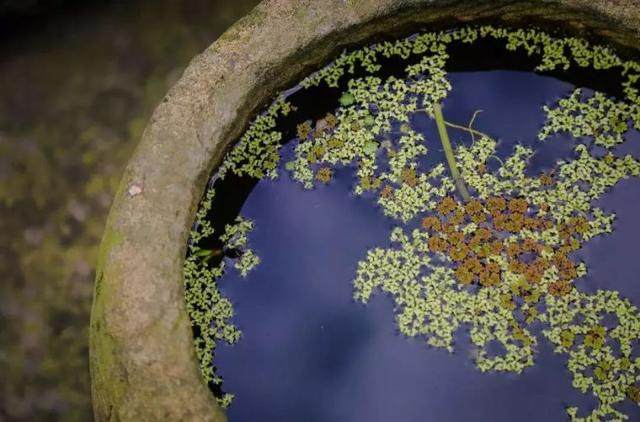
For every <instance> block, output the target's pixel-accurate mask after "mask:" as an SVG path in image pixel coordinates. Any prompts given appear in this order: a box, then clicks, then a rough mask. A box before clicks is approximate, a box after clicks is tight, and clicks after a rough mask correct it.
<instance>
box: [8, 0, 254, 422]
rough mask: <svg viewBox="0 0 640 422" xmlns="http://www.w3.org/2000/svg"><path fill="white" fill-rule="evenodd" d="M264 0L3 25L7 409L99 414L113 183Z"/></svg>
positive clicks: (142, 7) (38, 415)
mask: <svg viewBox="0 0 640 422" xmlns="http://www.w3.org/2000/svg"><path fill="white" fill-rule="evenodd" d="M256 3H257V1H254V0H248V1H239V2H232V3H231V2H224V1H214V2H189V4H188V5H187V4H186V3H185V2H179V1H173V0H163V1H161V2H150V1H139V2H130V3H128V4H127V5H123V4H121V3H117V2H111V3H110V4H109V6H106V7H103V6H100V7H95V5H92V4H87V5H85V6H82V7H81V8H80V9H79V10H77V11H76V10H75V9H73V8H71V9H69V10H68V11H67V12H68V14H67V15H65V14H62V15H57V16H54V17H48V16H46V17H43V18H42V20H43V22H44V24H42V23H41V22H40V23H38V22H39V19H41V17H39V16H32V17H29V18H28V19H27V20H26V25H16V28H14V30H15V33H13V32H12V33H7V32H3V37H4V38H3V39H2V40H1V41H0V49H1V50H2V51H3V54H2V57H3V61H2V63H0V73H1V74H2V78H0V244H2V252H1V253H0V271H1V272H2V274H3V281H2V283H0V326H1V327H2V328H1V329H0V367H2V382H1V383H0V419H1V420H68V421H73V420H77V421H87V420H91V419H92V410H91V403H90V385H89V365H88V322H89V311H90V307H91V299H92V290H93V281H94V268H95V264H96V260H97V255H98V244H99V242H100V239H101V237H102V231H103V227H104V221H105V217H106V213H107V210H108V208H109V206H110V203H111V197H112V195H113V193H114V191H115V189H116V187H117V184H118V182H119V180H120V178H121V172H122V170H123V168H124V165H125V164H126V161H127V160H128V158H129V156H130V154H131V152H132V150H133V147H134V146H135V143H136V142H137V140H138V139H139V138H140V135H141V133H142V130H143V128H144V125H145V122H146V121H147V119H148V118H149V116H150V114H151V112H152V110H153V108H154V107H155V105H156V104H157V103H158V102H159V101H160V100H161V99H162V96H163V95H164V94H165V92H166V91H167V90H168V88H169V87H170V86H171V85H172V84H173V82H174V81H175V80H176V79H177V77H178V76H179V75H180V72H181V71H182V69H183V67H184V66H186V65H187V64H188V61H189V60H190V59H191V58H192V57H193V56H194V55H195V54H197V53H199V52H200V51H201V50H203V49H204V48H206V47H207V46H208V45H209V44H210V43H211V42H212V41H213V40H214V39H215V37H216V36H217V35H219V34H220V33H221V32H222V31H223V30H224V29H226V27H227V26H229V25H230V24H231V23H233V21H234V20H236V19H238V18H239V17H240V16H242V15H244V14H246V13H247V12H248V11H249V10H250V9H251V8H252V7H253V6H254V5H255V4H256ZM30 22H32V23H30ZM3 29H4V28H3Z"/></svg>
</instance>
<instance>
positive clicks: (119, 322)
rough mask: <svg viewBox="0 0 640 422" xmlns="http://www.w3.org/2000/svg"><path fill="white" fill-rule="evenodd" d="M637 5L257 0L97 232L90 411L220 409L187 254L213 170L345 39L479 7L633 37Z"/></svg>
mask: <svg viewBox="0 0 640 422" xmlns="http://www.w3.org/2000/svg"><path fill="white" fill-rule="evenodd" d="M639 11H640V5H639V4H638V2H636V1H632V0H618V1H616V0H565V1H559V0H557V1H556V0H554V1H552V0H547V1H545V0H530V1H509V0H494V1H481V0H466V1H465V0H459V1H446V0H431V1H429V0H267V1H264V2H263V3H261V4H260V5H259V6H258V7H257V8H256V9H254V10H253V12H252V13H251V14H249V15H248V16H247V17H245V18H243V19H242V20H240V21H239V22H238V23H237V24H236V25H234V26H233V27H232V28H230V29H229V30H228V31H227V32H226V33H225V34H224V35H223V36H222V37H221V38H220V39H218V40H217V41H216V42H215V43H214V44H212V45H211V46H210V47H209V48H208V49H207V50H206V51H204V52H203V53H202V54H200V55H199V56H197V57H195V58H194V59H193V61H192V63H191V64H190V66H189V67H188V68H187V69H186V71H185V73H184V74H183V76H182V78H181V79H180V80H179V81H178V82H177V83H176V85H175V86H174V87H173V89H172V90H171V91H170V92H169V94H168V95H167V96H166V97H165V98H164V100H163V102H162V103H161V104H160V105H159V106H158V108H157V109H156V111H155V112H154V114H153V116H152V118H151V120H150V122H149V123H148V126H147V128H146V130H145V132H144V134H143V137H142V140H141V141H140V143H139V145H138V147H137V149H136V151H135V153H134V155H133V156H132V158H131V160H130V162H129V165H128V167H127V170H126V171H125V175H124V177H123V180H122V182H121V185H120V188H119V191H118V193H117V195H116V198H115V201H114V204H113V207H112V209H111V212H110V215H109V219H108V222H107V226H106V229H105V234H104V238H103V241H102V246H101V253H100V258H99V262H98V269H97V276H96V285H95V297H94V304H93V311H92V318H91V337H90V347H91V375H92V394H93V402H94V412H95V416H96V419H97V420H98V421H107V420H114V421H116V420H123V421H129V420H132V421H133V420H135V421H158V420H171V421H179V420H190V421H191V420H203V421H224V420H226V417H225V415H224V413H223V412H222V410H221V409H220V408H219V407H218V406H217V404H216V402H215V400H214V399H213V397H212V395H211V394H210V392H209V391H208V389H207V387H206V386H205V385H204V383H203V382H202V380H201V378H200V375H199V370H198V366H197V361H196V357H195V352H194V350H193V347H192V338H191V331H190V328H189V321H188V317H187V313H186V309H185V304H184V299H183V285H182V263H183V259H184V256H185V252H186V242H187V237H188V234H189V229H190V226H191V224H192V221H193V218H194V215H195V210H196V206H197V204H198V201H199V199H200V197H201V195H202V192H203V190H204V186H205V183H206V181H207V178H208V175H209V174H210V173H211V171H212V169H213V168H215V166H217V165H219V163H220V161H221V159H222V157H223V155H224V153H225V151H226V150H227V149H228V148H229V146H230V144H231V142H233V140H234V139H236V138H237V137H238V136H239V135H240V134H241V133H242V131H243V130H244V128H245V127H246V126H247V124H248V122H249V120H250V118H251V116H252V115H253V114H254V113H255V112H256V111H257V110H258V109H259V107H260V106H262V105H264V104H265V103H267V102H268V100H269V98H271V97H272V96H273V95H274V94H275V93H277V92H278V91H279V90H281V89H283V88H286V87H287V86H290V85H291V84H293V83H295V82H296V81H297V80H299V79H300V78H301V77H302V76H304V75H305V74H307V73H308V72H309V71H311V70H312V69H314V68H316V67H318V66H319V65H321V64H323V63H325V62H327V60H328V59H330V58H331V57H333V56H334V55H335V54H336V53H338V52H339V51H341V50H342V49H343V48H345V47H346V46H349V45H352V44H357V43H359V42H362V41H364V40H370V39H375V37H376V36H380V35H389V34H400V33H406V31H407V30H409V29H416V28H420V27H428V26H429V24H448V23H454V22H458V21H472V20H474V19H478V18H492V19H496V20H498V21H504V22H506V23H513V24H517V23H521V22H530V21H531V19H533V20H534V21H538V20H542V21H550V22H557V21H560V22H562V23H563V25H565V26H566V27H568V28H575V29H580V28H586V29H589V30H590V31H593V32H594V33H596V34H599V35H602V36H605V37H607V38H609V39H611V40H612V41H613V42H615V43H618V44H620V45H623V46H634V45H635V44H637V42H638V39H639V36H638V34H639V32H638V29H639V28H640V12H639ZM132 192H134V193H135V194H132Z"/></svg>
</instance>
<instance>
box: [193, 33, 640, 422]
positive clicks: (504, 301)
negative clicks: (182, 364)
mask: <svg viewBox="0 0 640 422" xmlns="http://www.w3.org/2000/svg"><path fill="white" fill-rule="evenodd" d="M480 39H493V40H498V41H500V42H501V43H502V44H503V45H504V48H505V49H506V50H508V51H515V50H522V51H525V52H526V53H527V54H528V55H529V56H532V57H534V58H536V59H537V60H539V64H538V66H537V68H536V70H537V71H540V72H545V71H552V70H555V69H563V70H567V69H570V68H571V67H572V66H577V67H583V68H592V69H596V70H598V69H614V70H618V71H619V72H620V74H621V75H622V77H623V82H622V92H623V93H624V98H617V99H616V98H612V97H608V96H606V95H605V94H604V93H601V92H598V91H595V92H593V93H591V94H586V93H585V92H583V90H580V89H577V90H575V91H574V92H573V93H571V94H570V95H569V96H568V97H566V98H562V99H560V100H559V101H557V102H556V103H555V104H553V105H548V106H543V110H544V112H545V114H546V122H545V124H544V126H543V128H542V129H541V130H540V132H539V133H538V138H539V139H540V140H549V139H551V138H552V135H553V134H556V133H566V134H568V135H570V136H571V137H572V138H574V140H575V146H574V148H573V156H572V158H571V159H568V160H565V161H558V162H557V163H555V167H554V168H553V169H552V170H551V171H549V172H546V173H543V174H540V175H537V176H531V175H529V174H528V173H527V171H526V170H527V168H528V165H529V159H530V158H531V156H532V155H533V153H534V151H533V150H532V149H531V148H528V147H525V146H522V145H515V146H514V148H513V151H512V152H511V154H510V155H509V156H508V157H506V158H505V159H501V158H498V157H497V153H496V147H497V142H496V140H494V139H492V138H491V137H490V136H489V135H487V134H484V133H482V132H479V131H478V130H476V129H474V128H473V121H474V119H475V117H476V114H474V116H473V118H472V119H471V122H470V123H469V124H468V125H467V126H463V125H459V124H455V123H453V122H450V121H448V120H446V116H445V115H444V114H443V111H442V108H441V106H440V104H441V103H442V102H443V101H444V100H445V99H446V97H447V94H448V92H449V91H450V90H452V89H454V87H452V86H451V84H450V83H449V81H448V80H447V74H446V71H445V66H446V63H447V60H448V59H449V55H448V52H447V48H448V46H449V45H450V44H452V43H474V42H476V41H477V40H480ZM390 57H397V58H400V59H403V60H407V59H410V58H411V59H412V60H411V64H407V65H406V66H405V68H404V75H402V76H387V77H385V78H382V77H380V76H379V75H378V73H377V72H378V71H379V70H380V68H381V66H382V65H381V64H380V62H381V61H382V59H384V58H390ZM356 72H359V73H358V76H355V74H356ZM343 79H347V80H346V81H343ZM639 79H640V64H639V63H637V62H634V61H630V60H629V61H625V60H623V59H621V58H620V57H618V56H617V55H616V54H615V53H614V52H613V51H612V50H611V49H609V48H607V47H602V46H594V45H590V44H589V43H588V42H586V41H584V40H582V39H578V38H572V37H568V38H556V37H552V36H550V35H548V34H546V33H544V32H541V31H538V30H535V29H527V30H525V29H520V30H510V29H505V28H499V27H494V26H481V27H464V28H460V29H456V30H452V31H442V32H428V33H422V34H417V35H414V36H412V37H409V38H405V39H401V40H397V41H394V42H382V43H378V44H374V45H371V46H367V47H364V48H361V49H358V50H355V51H352V52H345V53H343V54H342V55H340V56H339V57H338V58H337V59H336V60H335V61H334V62H333V63H331V64H330V65H329V66H326V67H324V68H323V69H321V70H319V71H318V72H315V73H313V74H312V75H310V76H309V77H307V78H306V79H304V80H303V81H302V82H301V84H300V86H301V87H302V88H303V89H304V88H310V87H313V86H320V85H326V86H328V87H334V88H337V87H338V86H340V84H341V83H342V82H346V90H344V92H342V93H341V95H340V96H339V99H338V101H337V104H336V108H335V110H332V112H331V113H328V114H326V115H325V116H324V117H322V118H321V119H319V120H317V121H312V120H306V121H300V122H299V124H298V125H297V127H296V139H295V148H294V157H293V159H292V160H291V161H289V162H287V163H285V164H284V168H285V169H286V170H287V172H288V173H289V174H290V175H291V177H292V178H293V179H294V180H296V181H298V182H300V184H301V185H302V186H303V187H304V188H307V189H310V188H312V187H314V186H315V185H316V184H317V183H325V184H326V183H329V182H330V180H331V179H332V177H333V175H334V171H335V169H336V168H339V167H352V168H353V169H354V172H355V176H356V183H355V184H354V188H353V189H354V192H355V194H357V195H365V194H367V195H374V197H375V198H376V201H377V204H378V205H379V206H380V207H381V210H382V212H383V213H384V214H385V215H386V216H388V217H390V218H392V219H394V220H396V222H397V223H398V224H401V226H398V227H396V228H394V229H393V231H392V232H391V235H390V240H391V246H390V247H388V248H374V249H372V250H369V251H368V252H367V253H366V257H365V259H363V260H362V261H360V262H359V263H358V269H357V272H356V275H355V278H354V280H353V286H354V297H355V299H356V300H357V301H360V302H368V301H369V300H370V298H371V297H372V295H373V294H374V293H375V292H376V291H383V292H385V293H387V294H388V295H389V296H390V297H391V298H392V300H393V301H394V304H395V312H396V322H397V324H398V327H399V329H400V331H401V332H402V333H403V334H404V335H406V336H408V337H419V338H422V339H424V340H425V342H426V343H427V344H428V345H431V346H433V347H439V348H444V349H447V350H448V351H450V352H451V351H453V350H454V341H453V338H454V334H455V333H456V332H457V331H458V329H459V328H460V326H461V325H462V324H465V325H468V326H469V327H471V328H470V332H469V336H470V339H471V342H472V343H473V345H474V346H475V348H476V349H475V363H476V366H477V367H478V368H479V369H480V370H481V371H508V372H516V373H520V372H522V371H523V370H525V369H526V368H527V367H529V366H531V365H533V364H534V361H535V356H536V346H537V344H538V342H539V341H541V340H542V339H546V340H548V341H550V342H551V343H552V344H553V345H554V346H555V351H556V352H557V353H561V354H564V355H565V356H566V358H567V368H568V370H569V372H570V373H571V376H572V379H573V385H574V387H575V388H577V389H579V390H580V391H582V392H583V393H587V392H591V393H592V394H594V395H595V396H596V397H597V398H598V401H599V402H598V407H597V408H596V409H594V410H593V411H592V412H591V413H590V414H589V415H586V416H581V415H580V410H579V409H577V408H576V407H570V408H568V409H567V413H568V415H569V416H570V417H571V418H572V419H573V420H575V421H596V420H605V419H606V420H612V419H613V420H619V419H627V416H626V415H624V414H623V413H621V412H620V411H619V410H617V409H616V407H615V406H616V405H618V404H619V403H621V402H623V401H625V400H631V401H632V402H634V403H636V404H638V403H639V402H640V358H636V357H635V354H634V350H633V349H634V345H635V343H636V342H637V341H638V340H640V313H639V312H638V309H637V308H636V307H635V306H634V305H632V304H631V303H630V302H629V301H628V300H626V299H624V298H621V297H620V296H619V294H618V293H617V292H615V291H608V290H599V291H597V292H596V293H586V292H583V291H581V290H579V289H578V288H576V287H574V281H575V280H576V279H578V278H580V277H583V276H584V275H585V274H586V273H587V266H586V264H585V263H582V262H576V261H575V260H574V259H573V258H572V256H571V253H572V252H574V251H576V250H578V249H580V248H581V247H582V245H583V244H584V243H585V242H588V241H589V240H590V239H592V238H594V237H596V236H600V235H604V234H607V233H611V232H612V230H613V222H614V218H615V215H613V214H607V213H605V212H604V211H603V210H602V209H600V208H598V207H595V206H594V202H595V200H597V199H599V198H601V197H602V195H603V194H605V193H606V192H607V191H608V190H609V189H611V188H612V187H613V186H615V185H616V184H617V183H618V182H619V181H621V180H623V179H625V178H627V177H631V176H634V177H636V176H640V162H638V161H637V160H636V159H634V158H633V157H631V156H630V155H627V156H623V157H621V156H617V155H614V154H613V152H611V151H614V150H613V147H615V146H616V145H618V144H620V143H622V142H624V139H625V134H626V133H627V132H628V131H629V130H630V129H632V128H634V127H635V128H636V129H638V128H640V94H639V91H638V89H639V88H638V80H639ZM343 86H344V85H343ZM290 111H291V106H290V104H289V103H288V102H287V100H286V99H285V98H284V97H280V98H278V99H277V100H276V101H275V102H274V103H273V104H272V105H271V106H270V107H269V108H268V109H267V110H266V111H265V112H264V113H263V114H261V115H260V116H258V117H257V118H256V119H255V120H254V122H253V123H252V124H251V125H250V127H249V129H248V130H247V131H246V132H245V133H244V135H243V136H242V137H241V138H240V140H239V141H238V143H237V144H236V146H235V147H234V148H233V149H232V150H231V151H230V152H229V153H228V154H227V156H226V158H225V160H224V161H223V163H222V165H221V167H220V169H219V171H218V173H217V177H219V178H224V177H225V175H226V174H228V172H233V173H234V174H235V175H238V176H250V177H254V178H258V179H261V178H265V177H269V178H276V177H278V168H279V165H280V146H281V143H282V141H283V139H282V133H281V132H279V131H278V130H277V129H276V128H277V121H278V118H279V117H281V116H285V115H287V114H288V113H289V112H290ZM425 113H426V114H427V115H428V116H429V117H430V118H433V119H434V120H435V122H436V125H437V128H438V133H437V134H432V136H433V139H426V138H425V135H424V134H422V133H419V132H418V131H416V130H415V129H414V127H413V126H412V118H413V117H414V116H415V115H417V114H425ZM447 128H456V129H459V130H464V131H466V132H468V133H469V134H470V135H471V136H472V139H473V142H472V144H471V145H470V146H464V145H460V146H454V145H453V144H452V143H451V141H450V139H449V135H448V133H447ZM591 140H592V141H593V143H594V144H595V145H597V146H600V147H604V148H606V149H607V150H608V151H609V152H608V153H607V154H606V155H604V156H596V155H594V154H592V152H591V149H590V147H589V145H588V143H589V142H590V141H591ZM438 141H439V142H438ZM438 144H439V145H441V146H442V148H443V150H444V152H445V158H446V166H445V165H444V164H438V165H435V166H432V167H429V168H423V167H422V166H421V164H420V159H421V158H422V157H424V156H427V155H428V154H429V150H428V148H427V145H438ZM490 160H495V161H496V162H498V163H499V164H500V165H499V166H498V167H497V168H496V166H494V165H490V163H489V161H490ZM493 164H495V163H493ZM490 169H492V170H490ZM213 200H214V189H213V188H209V189H208V190H207V192H206V194H205V196H204V198H203V200H202V203H201V206H200V209H199V211H198V214H197V216H196V224H195V225H194V229H193V231H192V233H191V240H190V245H189V251H188V255H187V258H186V261H185V267H184V268H185V270H184V274H185V290H186V301H187V309H188V311H189V315H190V317H191V320H192V324H193V326H194V327H195V332H196V336H195V346H196V352H197V355H198V359H199V361H200V366H201V370H202V373H203V377H204V378H205V380H206V381H207V382H213V383H215V384H220V382H221V379H220V378H219V377H218V376H217V375H216V374H215V371H214V366H213V361H212V359H213V352H214V349H215V345H216V343H217V342H219V341H225V342H227V343H234V342H236V341H237V340H238V338H239V336H240V332H239V331H238V330H237V328H236V327H234V326H233V324H232V323H231V321H230V320H231V318H232V316H233V308H232V306H231V303H230V302H229V301H228V299H226V298H224V297H223V296H222V295H221V294H220V292H219V290H218V287H217V280H218V279H219V278H220V277H221V276H222V274H223V272H224V271H225V261H224V260H222V259H221V258H219V259H217V260H216V259H212V257H216V256H217V255H219V254H222V253H223V251H215V250H208V249H203V248H202V247H201V246H200V245H201V244H203V242H204V241H205V240H210V239H212V238H215V237H216V234H215V233H214V232H213V228H212V225H211V222H210V221H209V220H208V219H207V215H208V213H209V211H210V210H211V206H212V201H213ZM416 220H417V221H420V227H419V228H415V229H409V228H408V227H409V225H410V224H411V223H412V222H415V221H416ZM252 227H253V226H252V223H251V222H249V221H247V220H245V219H243V218H239V219H238V220H236V222H235V224H233V225H229V226H227V228H226V230H225V233H223V234H222V235H221V236H220V237H218V239H219V241H221V242H222V243H224V244H225V245H226V246H225V247H226V248H231V249H237V250H239V251H240V253H239V254H238V255H237V257H236V261H235V264H234V265H235V267H236V268H237V269H238V270H239V271H240V273H241V275H243V276H246V275H247V273H248V272H249V271H250V270H251V269H252V268H253V267H255V265H257V264H258V263H259V258H258V257H257V256H256V255H255V254H254V253H253V252H252V251H251V250H250V249H249V248H248V240H247V237H246V235H247V233H248V232H249V231H250V230H251V229H252ZM213 262H217V264H215V265H213V264H212V263H213ZM607 315H613V316H614V317H615V318H614V319H615V323H614V324H609V325H605V324H604V322H603V321H604V319H605V317H606V316H607ZM534 324H538V325H540V324H542V325H543V326H544V329H543V330H542V332H539V330H538V331H536V330H535V329H534V328H532V327H533V326H534ZM495 342H497V343H499V344H501V345H502V346H503V351H502V352H501V353H498V354H496V353H491V352H490V351H489V346H490V344H492V343H495ZM231 398H232V396H231V395H225V396H223V397H221V398H219V400H220V401H221V403H223V404H224V405H228V404H229V403H230V401H231Z"/></svg>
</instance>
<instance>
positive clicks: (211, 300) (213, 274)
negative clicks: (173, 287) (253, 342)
mask: <svg viewBox="0 0 640 422" xmlns="http://www.w3.org/2000/svg"><path fill="white" fill-rule="evenodd" d="M214 197H215V190H213V189H209V190H208V191H207V193H206V195H205V197H204V198H203V200H202V202H201V203H200V208H199V209H198V212H197V214H196V223H195V225H194V228H193V230H192V231H191V239H190V244H189V246H188V252H187V258H186V260H185V263H184V268H183V274H184V286H185V298H186V303H187V312H188V314H189V318H190V320H191V325H192V327H194V330H195V333H196V335H195V340H194V344H195V349H196V355H197V357H198V361H199V362H200V370H201V373H202V377H203V378H204V380H205V381H206V382H207V383H213V384H215V385H220V384H222V379H221V378H220V377H219V376H218V375H217V374H216V373H215V366H214V363H213V357H214V350H215V348H216V343H218V342H220V341H224V342H226V343H228V344H234V343H236V342H237V341H238V340H239V339H240V336H241V332H240V330H239V329H238V328H237V327H236V326H235V325H234V324H233V323H232V322H231V318H232V317H233V314H234V312H233V305H232V304H231V301H229V299H227V298H226V297H224V296H223V295H222V294H221V293H220V290H219V289H218V280H219V279H220V278H221V277H222V275H223V274H224V272H225V270H226V264H225V261H224V260H221V257H222V256H223V254H224V252H225V251H226V250H230V251H235V252H237V254H236V256H237V257H236V258H235V264H234V267H235V268H236V269H237V270H238V271H239V272H240V275H241V276H242V277H246V276H247V274H248V273H249V271H251V270H252V269H253V268H254V267H255V266H256V265H258V264H259V263H260V258H259V257H258V256H257V255H256V254H255V253H254V252H253V251H252V250H251V249H249V248H248V238H247V235H248V234H249V232H250V231H251V230H252V229H253V222H252V221H250V220H247V219H245V218H243V217H240V216H239V217H237V219H236V220H235V222H234V223H233V224H228V225H226V226H225V231H224V233H223V234H222V235H221V236H220V237H219V238H220V241H221V242H223V244H224V246H223V248H222V249H206V248H203V247H202V246H201V244H202V243H203V241H204V240H205V239H207V238H208V237H211V236H212V235H214V229H213V228H212V226H211V222H210V221H209V220H208V219H207V214H208V213H209V211H210V210H211V207H212V204H213V199H214ZM216 260H217V261H218V264H215V265H214V264H212V262H214V261H216ZM232 400H233V394H229V393H225V394H223V395H222V396H221V397H219V398H218V402H219V403H220V405H221V406H223V407H227V406H229V404H230V403H231V401H232Z"/></svg>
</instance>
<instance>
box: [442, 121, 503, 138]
mask: <svg viewBox="0 0 640 422" xmlns="http://www.w3.org/2000/svg"><path fill="white" fill-rule="evenodd" d="M444 124H445V125H447V126H449V127H452V128H455V129H460V130H465V131H467V132H469V133H471V134H474V135H478V136H480V137H482V138H487V139H491V137H490V136H488V135H487V134H486V133H484V132H480V131H479V130H475V129H472V128H470V127H465V126H461V125H457V124H455V123H451V122H447V121H446V120H445V122H444ZM492 140H493V139H492Z"/></svg>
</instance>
